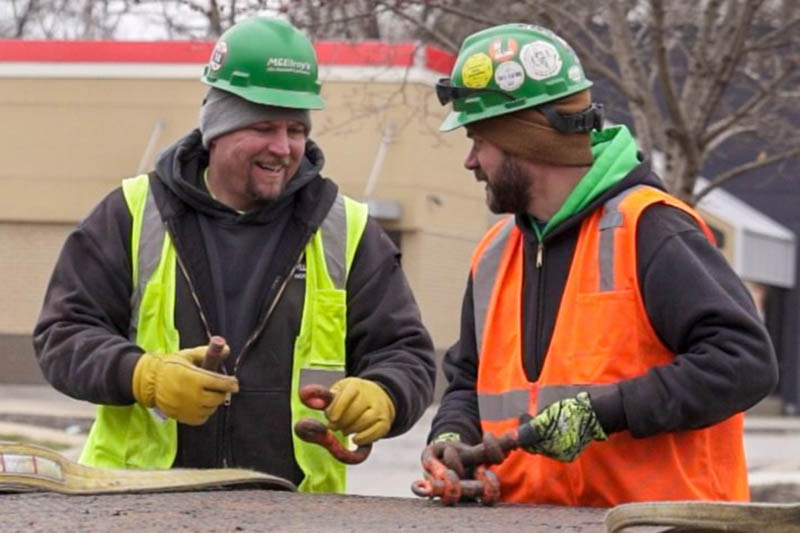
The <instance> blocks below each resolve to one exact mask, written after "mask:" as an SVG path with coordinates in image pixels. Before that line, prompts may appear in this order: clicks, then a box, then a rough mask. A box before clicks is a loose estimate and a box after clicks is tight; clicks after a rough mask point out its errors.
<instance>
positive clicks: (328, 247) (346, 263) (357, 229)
mask: <svg viewBox="0 0 800 533" xmlns="http://www.w3.org/2000/svg"><path fill="white" fill-rule="evenodd" d="M368 216H369V212H368V209H367V206H366V204H362V203H361V202H356V201H355V200H353V199H351V198H349V197H347V196H344V195H342V194H339V195H337V196H336V200H335V201H334V202H333V205H332V206H331V209H330V211H328V214H327V215H326V216H325V220H323V221H322V225H320V228H319V231H320V234H321V236H322V243H323V249H324V250H325V266H326V267H327V270H328V275H329V276H330V278H331V281H332V282H333V286H334V287H335V288H337V289H344V288H345V286H346V284H347V275H348V273H349V271H350V267H351V266H352V264H353V258H354V257H355V255H356V250H357V249H358V243H359V242H360V241H361V236H362V235H363V234H364V228H366V225H367V218H368Z"/></svg>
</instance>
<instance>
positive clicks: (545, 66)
mask: <svg viewBox="0 0 800 533" xmlns="http://www.w3.org/2000/svg"><path fill="white" fill-rule="evenodd" d="M519 59H520V61H522V66H523V67H525V73H526V74H527V75H528V77H530V78H532V79H534V80H544V79H547V78H552V77H553V76H555V75H556V74H558V73H559V72H560V71H561V65H562V61H561V56H560V55H558V50H556V47H555V46H553V45H552V44H550V43H548V42H546V41H533V42H532V43H528V44H526V45H525V46H523V47H522V51H521V52H520V53H519Z"/></svg>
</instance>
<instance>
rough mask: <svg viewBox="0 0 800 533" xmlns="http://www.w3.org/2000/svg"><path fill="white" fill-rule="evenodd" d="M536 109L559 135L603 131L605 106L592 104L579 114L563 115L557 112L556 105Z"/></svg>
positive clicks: (541, 106) (548, 104)
mask: <svg viewBox="0 0 800 533" xmlns="http://www.w3.org/2000/svg"><path fill="white" fill-rule="evenodd" d="M536 109H538V110H539V111H541V112H542V114H543V115H544V116H545V117H546V118H547V120H548V121H549V122H550V125H551V126H553V128H555V130H556V131H558V132H559V133H589V132H590V131H592V130H597V131H600V130H602V129H603V104H598V103H594V102H592V104H591V105H590V106H589V107H587V108H586V109H584V110H583V111H580V112H578V113H573V114H571V115H562V114H561V113H559V112H558V111H557V110H556V106H555V104H554V103H547V104H542V105H540V106H538V107H537V108H536Z"/></svg>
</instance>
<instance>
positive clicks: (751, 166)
mask: <svg viewBox="0 0 800 533" xmlns="http://www.w3.org/2000/svg"><path fill="white" fill-rule="evenodd" d="M798 155H800V146H795V148H792V149H790V150H786V151H784V152H780V153H778V154H775V155H773V156H770V157H764V158H760V159H755V160H754V161H751V162H749V163H745V164H744V165H739V166H738V167H735V168H732V169H730V170H728V171H727V172H723V173H722V174H720V175H719V176H717V177H716V178H714V179H713V180H711V182H710V183H709V184H708V186H707V187H706V188H705V189H703V190H702V191H700V192H699V193H697V194H695V195H694V197H693V198H692V202H691V204H692V205H697V203H698V202H699V201H700V200H702V199H703V197H704V196H705V195H707V194H708V193H710V192H711V191H712V190H713V189H715V188H717V187H719V186H720V185H722V184H723V183H725V182H728V181H730V180H732V179H733V178H735V177H737V176H741V175H742V174H744V173H745V172H750V171H751V170H756V169H759V168H762V167H766V166H768V165H771V164H773V163H777V162H780V161H783V160H787V159H790V158H792V157H795V156H798Z"/></svg>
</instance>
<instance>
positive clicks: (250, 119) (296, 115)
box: [200, 87, 311, 148]
mask: <svg viewBox="0 0 800 533" xmlns="http://www.w3.org/2000/svg"><path fill="white" fill-rule="evenodd" d="M266 120H295V121H297V122H300V123H301V124H303V125H304V126H305V127H306V134H308V133H309V132H310V131H311V114H310V113H309V111H308V109H295V108H291V107H277V106H271V105H263V104H256V103H254V102H250V101H249V100H245V99H244V98H240V97H238V96H236V95H235V94H233V93H229V92H228V91H222V90H220V89H216V88H214V87H211V88H210V89H209V90H208V94H206V99H205V101H204V103H203V107H202V108H201V110H200V132H201V133H202V134H203V146H204V147H205V148H208V143H209V142H211V140H212V139H214V138H215V137H219V136H220V135H223V134H225V133H229V132H231V131H234V130H238V129H239V128H244V127H246V126H249V125H250V124H256V123H257V122H264V121H266Z"/></svg>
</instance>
